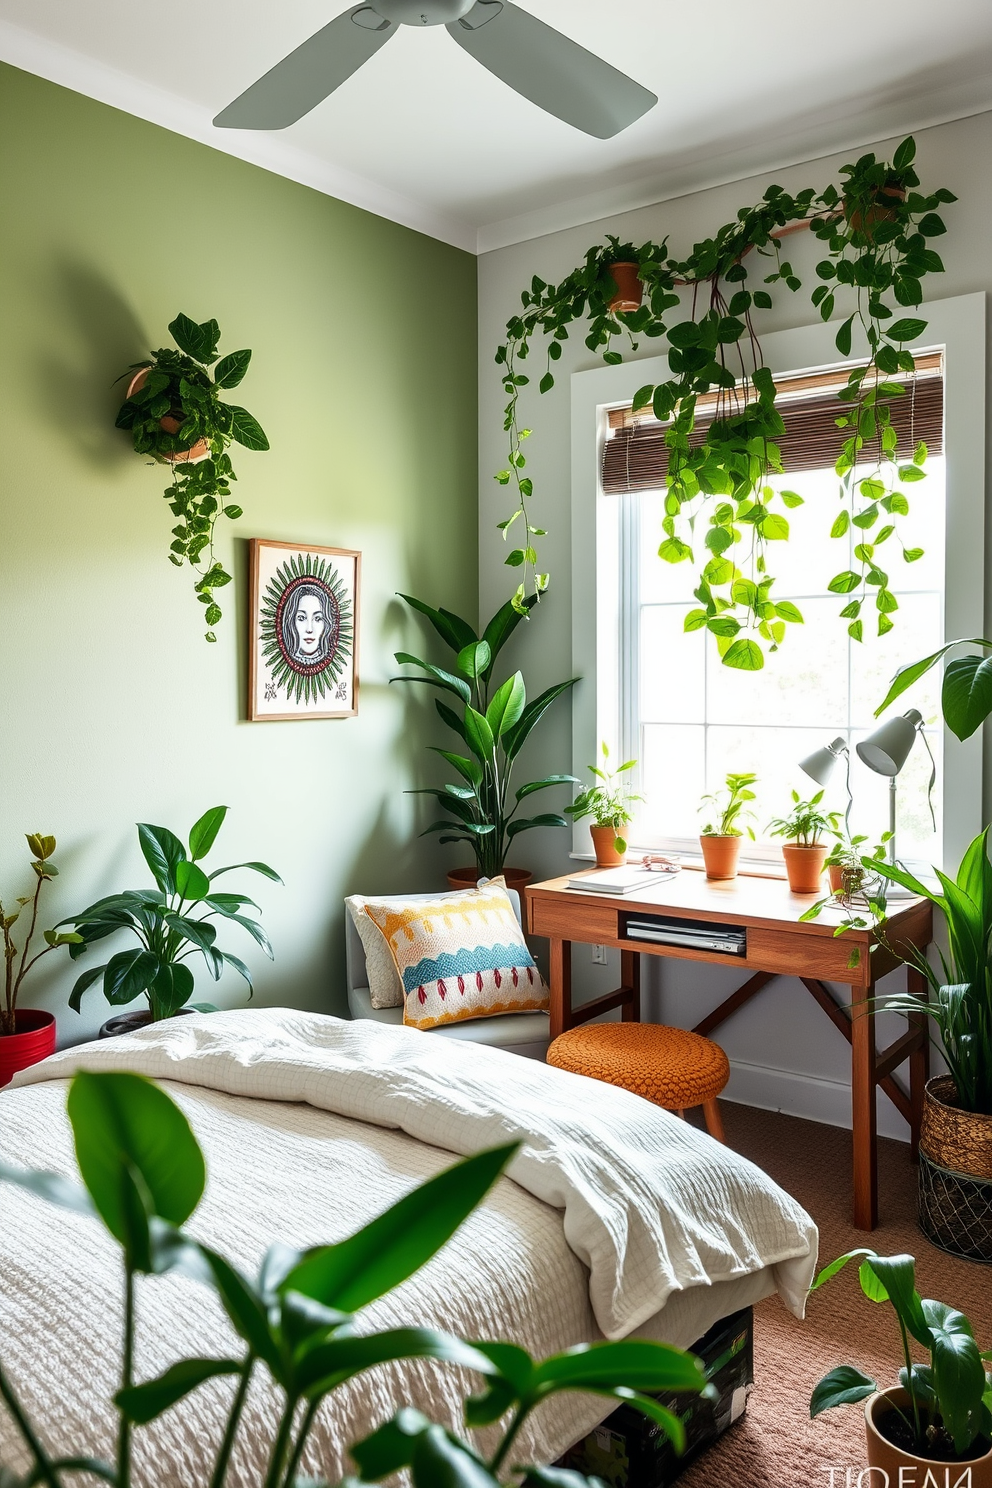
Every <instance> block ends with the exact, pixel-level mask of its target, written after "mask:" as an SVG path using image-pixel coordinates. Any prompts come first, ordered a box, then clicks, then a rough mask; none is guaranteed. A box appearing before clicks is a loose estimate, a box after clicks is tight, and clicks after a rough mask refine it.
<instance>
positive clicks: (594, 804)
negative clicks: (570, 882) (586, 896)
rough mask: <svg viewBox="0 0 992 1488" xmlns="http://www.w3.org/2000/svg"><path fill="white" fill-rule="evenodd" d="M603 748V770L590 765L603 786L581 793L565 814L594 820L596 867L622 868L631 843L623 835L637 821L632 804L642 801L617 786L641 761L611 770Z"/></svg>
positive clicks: (607, 756)
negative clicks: (617, 780)
mask: <svg viewBox="0 0 992 1488" xmlns="http://www.w3.org/2000/svg"><path fill="white" fill-rule="evenodd" d="M599 747H600V749H601V750H602V754H603V768H602V769H600V768H599V767H598V766H597V765H590V766H589V771H590V773H591V774H592V775H594V776H595V777H596V779H597V781H599V782H600V783H599V784H598V785H590V786H588V787H587V788H586V789H585V790H584V791H581V792H580V793H579V795H577V796H576V798H575V800H574V801H573V802H572V804H571V806H566V807H565V814H566V816H570V817H571V818H572V820H573V821H581V820H582V819H583V817H586V816H591V817H592V821H591V823H590V824H589V832H590V835H591V836H592V843H593V847H594V848H595V850H596V867H597V868H618V867H619V866H620V864H621V863H622V862H624V860H625V858H626V856H627V841H626V838H625V837H623V836H622V835H621V833H622V830H623V828H625V827H628V826H629V825H630V823H631V822H632V821H633V819H634V818H633V816H632V814H631V810H630V806H631V802H633V801H640V800H641V799H642V798H641V797H640V796H635V795H632V794H631V793H630V791H628V790H625V789H624V788H623V786H622V785H616V784H615V783H614V782H615V781H616V779H617V777H618V776H620V775H623V774H624V773H625V772H626V771H627V770H632V769H633V768H634V766H635V765H636V764H637V761H636V760H625V761H624V763H623V764H622V765H619V766H618V767H617V769H615V770H610V769H609V768H608V761H609V758H610V750H609V746H608V745H607V744H606V742H605V741H604V742H603V743H602V744H601V745H600V746H599Z"/></svg>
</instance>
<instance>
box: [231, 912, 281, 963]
mask: <svg viewBox="0 0 992 1488" xmlns="http://www.w3.org/2000/svg"><path fill="white" fill-rule="evenodd" d="M227 918H228V919H229V920H233V921H234V922H235V924H237V925H240V926H241V928H242V929H243V930H247V931H248V934H249V935H250V936H251V937H252V939H253V940H255V941H257V942H258V944H259V945H260V946H261V947H262V950H263V951H264V952H265V954H266V955H267V956H268V958H269V960H270V961H272V960H274V957H273V954H272V942H271V941H270V940H269V937H268V936H267V935H266V933H265V931H264V930H263V929H262V927H261V925H260V924H259V923H258V921H257V920H251V919H249V918H248V916H247V915H239V914H232V915H228V916H227Z"/></svg>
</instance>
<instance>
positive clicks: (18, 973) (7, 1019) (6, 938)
mask: <svg viewBox="0 0 992 1488" xmlns="http://www.w3.org/2000/svg"><path fill="white" fill-rule="evenodd" d="M27 844H28V847H29V848H30V850H31V852H32V854H33V857H32V861H31V871H32V873H33V874H34V876H35V885H34V893H33V894H25V895H23V896H22V897H21V898H19V899H18V900H17V908H16V909H14V910H11V912H10V913H9V914H8V913H7V910H6V909H5V908H4V906H3V903H2V902H0V931H2V932H3V956H4V987H3V1002H2V1003H0V1085H6V1084H7V1082H8V1080H11V1079H13V1077H14V1075H16V1073H17V1071H18V1070H22V1069H27V1067H28V1065H31V1064H37V1063H38V1061H39V1060H41V1059H47V1058H48V1056H49V1054H54V1053H55V1019H54V1018H53V1016H52V1014H51V1013H45V1012H41V1011H40V1010H39V1009H37V1008H19V1007H18V1006H17V999H18V997H19V995H20V991H21V987H22V985H23V983H24V978H25V977H26V976H27V974H28V972H29V971H30V970H31V968H32V967H33V966H37V964H38V962H39V961H40V960H41V958H42V957H43V956H47V955H48V953H49V951H54V950H55V949H56V947H57V946H61V945H75V944H77V943H78V942H79V941H80V940H81V939H82V937H81V936H80V935H77V934H76V933H75V932H74V931H65V932H62V931H59V930H58V929H55V930H46V931H45V932H44V935H43V939H44V941H45V945H44V948H43V949H42V950H40V951H36V952H35V954H34V955H33V956H32V955H31V945H32V942H33V941H34V936H35V931H36V930H37V928H38V908H39V905H40V903H41V893H42V889H43V887H44V885H45V884H46V883H50V882H51V880H52V879H53V878H57V877H58V871H59V870H58V869H57V868H56V866H55V864H54V863H53V862H52V854H53V853H54V852H55V848H56V846H57V844H56V841H55V838H54V837H47V836H45V835H43V834H42V833H41V832H29V833H28V834H27ZM22 914H26V915H27V917H28V926H27V934H26V935H25V937H24V940H23V941H22V942H21V945H20V947H18V946H17V945H16V944H15V943H14V934H13V930H14V925H15V924H16V923H17V921H18V920H19V919H20V918H21V915H22Z"/></svg>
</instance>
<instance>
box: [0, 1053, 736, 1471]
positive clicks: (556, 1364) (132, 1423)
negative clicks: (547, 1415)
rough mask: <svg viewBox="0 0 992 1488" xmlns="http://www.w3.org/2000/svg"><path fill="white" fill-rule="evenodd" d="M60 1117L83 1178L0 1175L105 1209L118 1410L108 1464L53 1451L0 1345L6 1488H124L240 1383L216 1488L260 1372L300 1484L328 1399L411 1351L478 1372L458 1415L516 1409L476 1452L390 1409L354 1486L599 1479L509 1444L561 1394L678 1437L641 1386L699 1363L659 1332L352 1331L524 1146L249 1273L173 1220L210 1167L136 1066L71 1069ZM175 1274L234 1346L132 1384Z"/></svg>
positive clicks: (282, 1448) (701, 1382)
mask: <svg viewBox="0 0 992 1488" xmlns="http://www.w3.org/2000/svg"><path fill="white" fill-rule="evenodd" d="M68 1115H69V1120H70V1122H71V1124H72V1129H73V1135H74V1138H75V1146H76V1156H77V1160H78V1164H79V1171H80V1176H81V1177H82V1180H83V1181H82V1186H80V1185H78V1184H75V1183H73V1182H70V1181H69V1180H68V1179H65V1178H63V1177H61V1176H60V1175H57V1174H53V1173H39V1172H32V1171H30V1170H24V1169H13V1168H9V1167H3V1166H0V1179H4V1180H6V1181H8V1182H12V1183H16V1184H18V1185H20V1186H21V1187H23V1188H26V1189H28V1190H29V1191H30V1192H33V1193H35V1194H38V1195H40V1196H41V1197H43V1198H45V1199H47V1200H49V1201H51V1202H53V1203H55V1204H59V1205H61V1206H62V1207H64V1208H67V1209H71V1210H75V1211H77V1212H81V1213H84V1214H88V1215H92V1216H94V1217H98V1218H99V1219H101V1220H102V1221H103V1223H104V1225H105V1226H106V1228H107V1229H108V1230H109V1232H110V1234H111V1235H112V1237H113V1238H114V1240H116V1241H117V1243H118V1244H119V1245H120V1247H121V1252H122V1258H123V1262H124V1336H123V1348H122V1361H123V1362H122V1378H121V1388H120V1390H119V1391H118V1392H117V1394H116V1396H115V1398H114V1403H115V1405H116V1407H117V1411H118V1416H119V1430H118V1436H117V1452H116V1461H115V1462H114V1463H107V1462H101V1461H99V1460H94V1459H93V1458H92V1457H91V1456H90V1455H89V1454H88V1451H87V1447H86V1445H85V1444H84V1443H80V1444H79V1448H78V1451H77V1452H75V1453H73V1455H72V1456H70V1457H68V1458H57V1457H54V1456H53V1455H52V1453H51V1452H50V1451H49V1450H48V1449H47V1448H46V1446H45V1440H44V1439H45V1428H44V1423H32V1422H31V1421H30V1420H29V1418H28V1416H27V1414H26V1412H25V1410H24V1409H23V1407H22V1405H21V1403H20V1400H19V1398H18V1392H17V1389H16V1386H15V1382H14V1381H13V1380H12V1379H11V1378H10V1377H9V1376H8V1374H7V1373H6V1372H5V1371H4V1369H3V1361H2V1356H0V1397H2V1399H3V1401H4V1403H5V1404H6V1406H7V1409H8V1411H9V1413H10V1415H11V1417H12V1419H13V1422H14V1425H15V1427H16V1428H17V1430H18V1432H19V1433H20V1436H21V1438H22V1440H23V1442H24V1445H25V1448H26V1450H27V1453H28V1454H29V1456H30V1458H31V1468H30V1469H29V1471H28V1472H27V1473H26V1474H25V1475H24V1476H23V1477H15V1475H14V1474H13V1473H11V1472H10V1471H9V1470H3V1469H0V1477H2V1483H3V1488H29V1485H35V1484H44V1485H45V1488H65V1484H66V1479H67V1477H69V1476H71V1475H74V1474H75V1473H76V1472H79V1471H85V1472H88V1473H91V1474H92V1475H94V1476H95V1477H97V1478H99V1479H101V1480H103V1481H104V1482H107V1483H111V1484H113V1485H115V1488H130V1484H131V1481H132V1450H133V1434H134V1430H135V1428H136V1427H141V1426H144V1425H147V1424H148V1423H149V1422H150V1421H153V1420H155V1419H156V1418H157V1417H158V1416H161V1415H162V1414H163V1413H164V1412H165V1411H168V1410H170V1409H171V1408H172V1407H173V1406H175V1405H176V1404H178V1402H179V1401H181V1400H183V1399H184V1398H185V1397H186V1396H187V1395H190V1394H191V1393H192V1392H193V1391H194V1390H196V1389H198V1388H199V1387H200V1386H201V1385H203V1384H204V1383H206V1382H207V1381H208V1380H214V1379H217V1378H222V1377H227V1378H229V1379H230V1380H232V1381H233V1382H234V1384H235V1389H234V1394H233V1399H232V1403H231V1407H230V1411H229V1415H228V1419H227V1424H226V1428H225V1430H224V1432H223V1436H222V1439H221V1441H220V1442H219V1443H218V1447H217V1454H216V1459H215V1464H214V1469H213V1472H212V1475H211V1478H210V1484H209V1488H223V1485H224V1483H225V1480H226V1478H227V1473H228V1467H229V1464H230V1459H231V1453H232V1451H233V1449H234V1446H235V1443H236V1441H237V1440H238V1435H239V1432H240V1431H241V1430H243V1424H244V1423H243V1413H244V1407H245V1403H246V1399H247V1396H248V1390H249V1385H250V1382H251V1379H252V1376H253V1374H254V1373H255V1371H256V1370H257V1369H260V1368H264V1369H265V1370H266V1371H267V1372H268V1374H269V1375H270V1377H271V1379H272V1381H273V1383H274V1384H275V1386H276V1388H277V1390H278V1392H279V1395H280V1397H281V1406H280V1410H279V1412H278V1415H277V1417H276V1419H274V1420H273V1421H272V1422H271V1430H270V1432H269V1435H268V1443H267V1446H268V1453H269V1457H268V1466H267V1469H266V1471H265V1477H264V1488H293V1485H294V1484H296V1485H299V1488H303V1484H304V1482H305V1481H306V1482H308V1483H309V1484H310V1488H317V1485H314V1484H313V1483H312V1481H311V1480H304V1479H303V1478H301V1477H300V1475H299V1474H300V1467H301V1463H302V1460H303V1456H304V1453H305V1451H306V1447H307V1441H308V1438H309V1436H310V1432H311V1429H312V1427H313V1424H314V1420H315V1417H316V1415H317V1412H318V1410H319V1409H320V1407H321V1404H322V1402H323V1401H324V1400H325V1399H326V1398H327V1396H329V1395H330V1394H331V1393H332V1392H333V1391H334V1390H335V1389H336V1388H337V1387H338V1386H339V1385H342V1384H344V1383H345V1382H346V1381H347V1380H350V1379H353V1378H354V1377H355V1376H356V1375H358V1374H360V1373H362V1372H363V1371H364V1370H366V1369H370V1368H373V1367H374V1366H376V1365H379V1364H384V1363H387V1362H389V1361H391V1360H396V1359H410V1358H420V1359H435V1360H439V1361H442V1362H445V1363H449V1364H453V1365H458V1366H461V1367H462V1368H465V1369H469V1370H471V1371H473V1372H474V1373H475V1374H477V1375H479V1376H481V1378H482V1381H483V1384H484V1389H483V1391H482V1393H480V1394H479V1395H476V1396H473V1397H472V1398H470V1399H469V1400H468V1401H467V1402H466V1404H465V1420H466V1425H468V1426H470V1427H479V1426H488V1425H491V1424H493V1423H495V1422H497V1421H499V1420H500V1419H501V1418H503V1417H505V1416H507V1414H508V1413H509V1421H508V1424H507V1426H506V1428H505V1429H504V1431H503V1432H502V1433H501V1437H500V1440H499V1443H498V1445H497V1447H496V1450H495V1451H494V1452H493V1454H492V1455H491V1457H490V1458H489V1459H488V1460H485V1459H483V1458H482V1457H481V1456H480V1455H479V1454H478V1453H477V1452H476V1451H475V1450H474V1449H473V1448H472V1447H470V1446H469V1445H468V1444H467V1443H466V1442H465V1441H462V1440H460V1439H459V1438H457V1437H455V1436H453V1435H452V1434H451V1433H449V1432H448V1431H446V1430H444V1429H443V1428H442V1427H440V1426H438V1425H435V1424H433V1423H431V1422H430V1421H429V1420H428V1419H427V1418H426V1417H424V1416H422V1415H421V1414H420V1413H419V1412H417V1411H413V1410H400V1411H399V1412H398V1413H397V1415H396V1416H395V1417H394V1418H393V1420H392V1421H389V1422H387V1423H386V1424H385V1425H383V1426H381V1427H380V1428H379V1429H378V1430H377V1431H375V1432H374V1433H373V1434H372V1435H371V1436H370V1437H368V1438H367V1439H366V1440H365V1441H363V1442H361V1443H358V1444H356V1445H355V1446H353V1447H352V1449H351V1450H352V1456H353V1458H354V1460H355V1462H356V1464H357V1466H358V1474H359V1477H358V1480H359V1481H361V1482H377V1481H379V1480H380V1479H381V1478H383V1477H386V1476H388V1475H389V1474H392V1473H394V1472H396V1471H398V1470H400V1469H401V1468H405V1467H409V1468H410V1470H411V1476H412V1480H413V1484H414V1488H439V1485H444V1488H497V1485H498V1484H500V1483H501V1482H502V1483H506V1482H509V1481H512V1482H513V1483H515V1484H517V1485H520V1480H521V1478H522V1480H523V1485H526V1488H583V1485H588V1488H597V1481H598V1480H595V1479H590V1480H587V1479H585V1478H583V1477H581V1476H580V1475H579V1474H577V1473H563V1472H560V1471H558V1470H555V1469H545V1468H543V1467H540V1466H526V1465H525V1466H518V1465H517V1464H516V1463H515V1462H513V1460H512V1459H511V1458H510V1456H509V1454H510V1452H511V1449H512V1447H513V1443H514V1441H515V1439H516V1437H517V1435H518V1433H519V1431H520V1428H521V1426H522V1425H523V1423H524V1422H525V1420H526V1419H527V1417H528V1415H529V1414H530V1413H531V1411H533V1410H534V1409H535V1407H536V1406H537V1405H539V1404H540V1402H541V1401H542V1400H546V1399H547V1398H548V1397H549V1396H551V1395H554V1394H556V1393H558V1392H560V1391H562V1390H576V1391H582V1392H584V1393H592V1394H597V1395H602V1396H604V1397H606V1398H609V1399H615V1400H622V1401H626V1402H627V1403H629V1404H632V1405H634V1406H636V1407H637V1408H638V1409H639V1410H641V1411H643V1412H644V1413H645V1414H646V1415H647V1416H649V1417H651V1418H652V1419H653V1420H654V1421H656V1422H657V1423H658V1425H659V1426H660V1427H661V1428H662V1430H663V1431H664V1432H666V1433H668V1435H669V1436H671V1438H672V1439H673V1441H674V1442H675V1444H676V1446H678V1447H680V1448H681V1445H682V1444H683V1442H684V1435H685V1434H684V1429H683V1427H682V1423H681V1422H680V1421H679V1419H678V1418H677V1417H676V1416H674V1415H673V1414H672V1413H671V1412H670V1411H668V1410H666V1409H665V1408H664V1407H663V1406H661V1405H660V1404H659V1403H658V1402H657V1401H656V1400H654V1399H652V1398H651V1396H650V1394H646V1393H643V1392H646V1391H652V1390H657V1391H660V1390H672V1389H675V1390H684V1391H686V1392H688V1393H692V1394H697V1395H698V1394H702V1393H704V1392H706V1391H707V1389H708V1388H709V1387H707V1386H706V1383H705V1379H704V1375H703V1372H702V1366H701V1364H700V1362H699V1360H697V1359H695V1358H694V1357H693V1355H691V1354H688V1353H685V1352H683V1351H682V1350H681V1349H676V1348H673V1347H671V1346H670V1345H668V1344H661V1343H653V1342H648V1341H645V1340H642V1339H627V1340H622V1341H620V1342H616V1343H597V1344H591V1345H580V1346H578V1347H577V1348H572V1349H569V1350H567V1351H566V1352H565V1353H561V1354H556V1355H553V1356H552V1357H551V1358H548V1359H544V1360H542V1361H537V1360H534V1359H532V1358H531V1356H530V1355H529V1354H528V1353H527V1352H526V1351H525V1350H524V1349H522V1348H519V1347H518V1346H517V1345H516V1344H513V1343H508V1342H499V1343H486V1342H481V1343H466V1342H464V1341H463V1340H461V1339H459V1338H456V1337H453V1336H452V1335H450V1334H447V1333H441V1332H438V1331H436V1330H434V1329H430V1328H422V1327H417V1326H408V1327H401V1328H393V1329H389V1330H387V1331H384V1332H379V1333H371V1334H369V1333H365V1332H361V1331H360V1324H359V1323H358V1320H357V1319H356V1314H358V1313H360V1312H361V1310H362V1309H363V1308H365V1307H367V1306H368V1305H369V1304H370V1303H371V1302H374V1301H375V1300H376V1299H377V1298H379V1297H382V1296H384V1295H385V1294H386V1293H387V1292H390V1291H392V1290H393V1289H394V1288H395V1287H397V1286H399V1285H400V1283H401V1282H403V1281H405V1280H406V1278H407V1277H409V1276H412V1275H413V1273H414V1272H415V1271H417V1270H419V1269H420V1267H421V1266H422V1265H424V1263H425V1262H426V1261H428V1260H429V1259H430V1258H431V1256H433V1255H435V1254H436V1253H437V1251H438V1250H440V1249H441V1247H442V1246H443V1245H444V1244H445V1243H446V1242H447V1240H449V1239H450V1237H451V1236H452V1235H453V1234H454V1232H455V1231H456V1230H457V1229H458V1227H459V1225H460V1224H461V1223H462V1221H463V1220H464V1219H465V1218H467V1216H468V1215H469V1214H470V1213H471V1212H472V1210H473V1209H474V1208H475V1207H476V1205H477V1204H478V1203H479V1202H480V1201H481V1200H482V1198H483V1197H484V1196H485V1194H486V1192H487V1191H488V1189H489V1188H490V1187H491V1185H492V1184H493V1183H494V1182H495V1180H496V1179H497V1177H498V1176H499V1175H500V1173H501V1172H502V1170H503V1168H504V1167H505V1165H506V1163H507V1162H508V1161H509V1160H510V1158H511V1157H512V1156H513V1154H514V1153H515V1152H516V1150H517V1144H514V1145H511V1146H507V1147H499V1148H494V1149H492V1150H490V1151H486V1152H480V1153H478V1154H477V1155H476V1156H474V1157H469V1158H466V1159H464V1160H463V1161H462V1162H459V1163H457V1164H456V1165H455V1166H454V1167H452V1168H449V1169H448V1170H447V1171H446V1172H443V1173H441V1174H439V1175H438V1176H437V1177H436V1178H433V1179H431V1180H429V1181H428V1182H427V1183H425V1184H423V1185H421V1187H419V1188H417V1189H414V1190H413V1192H412V1193H410V1194H408V1195H407V1196H406V1197H405V1198H403V1199H400V1201H399V1202H398V1203H397V1204H394V1205H393V1207H392V1208H391V1209H388V1210H387V1211H386V1212H385V1213H384V1214H382V1215H380V1216H379V1217H378V1218H377V1219H374V1220H373V1221H372V1222H371V1223H370V1224H368V1225H366V1226H365V1227H364V1228H363V1229H362V1230H360V1231H359V1232H358V1233H357V1234H355V1235H352V1236H351V1237H350V1238H348V1239H346V1240H342V1241H340V1242H339V1243H338V1244H335V1245H322V1246H315V1247H313V1248H311V1249H309V1250H305V1251H294V1250H291V1249H290V1248H289V1247H288V1246H286V1245H279V1244H277V1245H274V1246H273V1247H272V1248H271V1249H270V1250H269V1251H268V1252H267V1254H266V1255H265V1257H264V1259H263V1261H262V1264H261V1267H260V1269H259V1272H258V1275H257V1276H256V1277H250V1276H246V1275H244V1274H243V1273H241V1272H240V1271H238V1270H237V1269H236V1268H235V1267H234V1266H233V1265H232V1264H231V1263H230V1262H229V1261H228V1260H226V1259H225V1257H224V1256H222V1255H221V1254H219V1253H218V1252H217V1251H215V1250H213V1249H211V1248H210V1247H209V1246H207V1245H204V1244H203V1243H201V1242H200V1241H198V1240H196V1239H194V1238H193V1237H192V1236H191V1235H189V1234H187V1233H186V1232H185V1231H184V1230H183V1229H182V1228H181V1227H182V1226H183V1225H185V1223H186V1222H187V1220H189V1219H190V1218H191V1216H192V1215H193V1214H194V1212H195V1210H196V1208H197V1205H198V1204H199V1202H200V1198H201V1196H202V1194H203V1191H204V1187H205V1184H206V1167H205V1163H204V1159H203V1154H202V1152H201V1150H200V1148H199V1145H198V1143H197V1141H196V1138H195V1137H194V1135H193V1133H192V1131H191V1130H190V1127H189V1124H188V1122H187V1120H186V1118H185V1116H184V1115H183V1114H182V1112H181V1111H180V1110H179V1108H178V1107H177V1106H176V1105H175V1104H174V1103H173V1102H172V1101H171V1100H170V1099H169V1097H168V1096H167V1095H166V1094H165V1092H164V1091H162V1090H161V1089H159V1088H158V1087H157V1086H156V1085H154V1084H153V1083H152V1082H151V1081H149V1080H145V1079H144V1078H142V1077H141V1076H139V1075H134V1074H129V1073H101V1074H95V1073H80V1074H77V1075H76V1076H75V1078H74V1079H73V1081H72V1084H71V1087H70V1091H69V1097H68ZM169 1271H176V1272H179V1273H182V1274H185V1275H187V1276H190V1277H193V1278H195V1279H196V1280H198V1281H201V1282H203V1283H205V1284H206V1285H207V1286H209V1287H211V1288H212V1289H213V1290H214V1291H215V1292H216V1294H217V1296H218V1299H219V1301H220V1303H221V1305H222V1306H223V1308H224V1311H225V1312H226V1314H227V1317H228V1318H229V1320H230V1322H231V1325H232V1327H233V1329H234V1332H235V1333H236V1334H237V1336H238V1338H239V1340H240V1341H241V1349H240V1352H238V1353H237V1354H236V1355H234V1354H232V1355H231V1356H229V1357H216V1358H195V1359H180V1360H179V1361H178V1362H176V1363H175V1364H173V1365H171V1367H170V1368H169V1369H167V1370H166V1371H165V1373H164V1374H162V1375H161V1376H159V1377H158V1378H156V1379H150V1380H143V1381H141V1382H136V1380H135V1377H134V1373H135V1371H134V1343H135V1323H136V1311H137V1309H136V1288H135V1281H136V1278H137V1277H139V1276H155V1275H161V1274H163V1273H165V1272H169ZM145 1284H146V1285H147V1284H148V1283H145ZM265 1425H266V1423H265V1422H262V1423H261V1428H260V1426H259V1423H257V1422H256V1423H253V1425H252V1430H251V1436H252V1441H253V1445H254V1446H255V1447H256V1450H257V1444H258V1442H259V1440H261V1442H262V1443H263V1445H264V1444H265V1435H264V1429H265ZM352 1481H354V1480H352ZM259 1482H260V1484H262V1483H263V1480H262V1479H259ZM204 1488H207V1485H206V1484H204Z"/></svg>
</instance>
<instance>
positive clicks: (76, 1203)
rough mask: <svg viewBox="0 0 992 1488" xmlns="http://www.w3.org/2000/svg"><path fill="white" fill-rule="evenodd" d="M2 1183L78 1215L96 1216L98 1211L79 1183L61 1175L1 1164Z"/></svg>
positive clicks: (0, 1180)
mask: <svg viewBox="0 0 992 1488" xmlns="http://www.w3.org/2000/svg"><path fill="white" fill-rule="evenodd" d="M0 1183H14V1184H16V1185H17V1187H18V1188H23V1189H26V1190H27V1192H28V1193H33V1194H35V1195H36V1196H37V1197H38V1198H39V1199H45V1200H46V1201H47V1202H48V1203H49V1204H57V1205H58V1207H59V1208H60V1209H71V1210H73V1211H74V1212H75V1213H76V1214H89V1215H93V1216H95V1215H96V1213H97V1210H96V1208H95V1206H94V1204H93V1200H92V1199H91V1198H90V1196H89V1194H88V1193H87V1192H86V1190H85V1188H83V1187H82V1185H81V1184H79V1183H73V1182H72V1181H71V1180H70V1179H68V1178H63V1177H62V1174H61V1173H45V1172H41V1171H39V1170H36V1169H34V1168H11V1167H8V1166H7V1164H6V1163H0Z"/></svg>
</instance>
